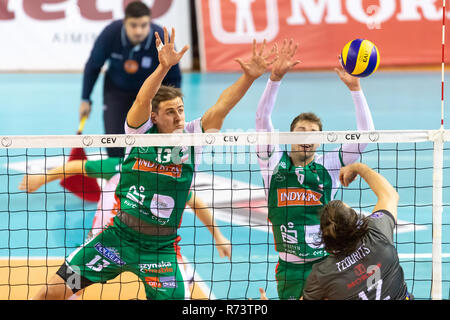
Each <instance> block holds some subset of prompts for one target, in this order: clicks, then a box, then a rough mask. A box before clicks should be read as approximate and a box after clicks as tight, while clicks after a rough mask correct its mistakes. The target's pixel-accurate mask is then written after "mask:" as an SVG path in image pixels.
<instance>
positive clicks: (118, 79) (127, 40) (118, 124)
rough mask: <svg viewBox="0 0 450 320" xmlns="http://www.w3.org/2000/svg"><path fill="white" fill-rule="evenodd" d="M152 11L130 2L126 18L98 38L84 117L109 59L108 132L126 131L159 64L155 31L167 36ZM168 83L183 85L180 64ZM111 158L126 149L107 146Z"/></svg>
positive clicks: (87, 78) (84, 99)
mask: <svg viewBox="0 0 450 320" xmlns="http://www.w3.org/2000/svg"><path fill="white" fill-rule="evenodd" d="M150 16H151V10H150V9H149V8H148V7H147V6H146V5H145V4H144V3H142V2H140V1H136V2H132V3H130V4H129V5H128V6H127V7H126V8H125V18H124V19H123V20H118V21H114V22H112V23H111V24H109V25H108V26H107V27H106V28H105V29H104V30H103V31H102V32H101V34H100V35H99V36H98V38H97V40H96V41H95V44H94V47H93V49H92V51H91V55H90V57H89V59H88V61H87V63H86V66H85V69H84V75H83V88H82V97H81V98H82V101H81V105H80V118H81V117H83V116H89V114H90V112H91V105H92V101H91V99H90V97H91V93H92V90H93V88H94V85H95V82H96V81H97V78H98V75H99V73H100V71H101V68H102V67H103V65H104V64H105V62H106V61H108V62H109V64H108V69H107V71H106V73H105V81H104V86H103V105H104V107H103V122H104V128H105V133H106V134H122V133H124V123H125V119H126V115H127V113H128V110H129V109H130V107H131V106H132V104H133V102H134V99H135V98H136V95H137V93H138V91H139V88H140V87H141V86H142V83H143V82H144V81H145V79H146V78H147V77H148V76H149V75H150V74H151V73H152V72H153V71H154V70H155V69H156V67H157V66H158V61H159V60H158V50H157V49H156V45H155V36H154V34H155V32H158V34H160V37H161V38H162V37H163V36H164V31H163V29H162V28H161V27H160V26H158V25H156V24H154V23H151V17H150ZM163 84H164V85H171V86H174V87H177V88H179V87H180V86H181V71H180V67H179V65H175V66H173V67H172V69H170V71H169V72H168V74H167V76H166V78H165V79H164V81H163ZM107 152H108V156H109V157H123V156H124V150H123V149H122V148H107Z"/></svg>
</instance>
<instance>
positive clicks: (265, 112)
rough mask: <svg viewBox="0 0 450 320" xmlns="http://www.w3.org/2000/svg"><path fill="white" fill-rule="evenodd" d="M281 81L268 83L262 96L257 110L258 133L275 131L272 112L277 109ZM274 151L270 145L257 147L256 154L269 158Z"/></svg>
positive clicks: (269, 81)
mask: <svg viewBox="0 0 450 320" xmlns="http://www.w3.org/2000/svg"><path fill="white" fill-rule="evenodd" d="M280 85H281V82H280V81H272V80H271V79H269V80H268V81H267V85H266V88H265V89H264V92H263V94H262V96H261V99H260V100H259V103H258V108H257V109H256V123H255V124H256V131H268V132H272V131H274V127H273V124H272V111H273V108H274V107H275V102H276V99H277V95H278V89H279V88H280ZM272 151H273V146H270V145H258V146H256V152H257V153H258V156H259V157H260V158H268V157H269V155H270V154H271V153H272Z"/></svg>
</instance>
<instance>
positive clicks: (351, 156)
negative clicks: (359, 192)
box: [334, 67, 375, 164]
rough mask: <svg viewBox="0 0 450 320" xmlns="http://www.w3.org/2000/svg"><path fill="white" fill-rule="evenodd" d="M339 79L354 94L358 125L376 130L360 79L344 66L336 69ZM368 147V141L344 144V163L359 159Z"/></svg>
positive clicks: (364, 128)
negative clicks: (349, 72)
mask: <svg viewBox="0 0 450 320" xmlns="http://www.w3.org/2000/svg"><path fill="white" fill-rule="evenodd" d="M334 70H335V71H336V73H337V75H338V76H339V79H341V81H342V82H343V83H344V84H345V85H346V87H347V88H348V89H349V90H350V93H351V95H352V99H353V103H354V105H355V115H356V127H357V129H358V130H359V131H370V130H375V125H374V123H373V119H372V114H371V112H370V108H369V104H368V103H367V100H366V97H365V96H364V92H363V91H362V88H361V83H360V79H359V78H357V77H354V76H352V75H350V74H348V73H347V72H346V71H345V70H344V69H343V68H342V67H341V68H335V69H334ZM366 147H367V143H360V144H351V143H349V144H344V145H343V146H342V152H343V154H342V159H343V161H344V164H350V163H353V162H355V161H357V160H358V159H359V156H360V153H361V152H363V151H364V150H365V149H366Z"/></svg>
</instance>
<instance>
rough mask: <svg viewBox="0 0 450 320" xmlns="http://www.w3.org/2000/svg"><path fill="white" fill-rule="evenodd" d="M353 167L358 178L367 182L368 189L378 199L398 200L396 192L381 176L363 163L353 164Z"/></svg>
mask: <svg viewBox="0 0 450 320" xmlns="http://www.w3.org/2000/svg"><path fill="white" fill-rule="evenodd" d="M353 166H354V167H355V168H356V171H357V173H358V174H359V176H360V177H361V178H363V179H364V181H366V182H367V184H368V185H369V187H370V189H372V191H373V192H374V193H375V195H376V196H377V198H378V199H382V198H393V199H396V198H398V194H397V191H396V190H395V189H394V187H393V186H392V185H391V184H390V183H389V181H388V180H387V179H386V178H385V177H383V176H382V175H381V174H379V173H378V172H376V171H375V170H373V169H371V168H370V167H368V166H367V165H365V164H363V163H355V164H353Z"/></svg>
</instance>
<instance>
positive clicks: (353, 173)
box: [339, 163, 358, 187]
mask: <svg viewBox="0 0 450 320" xmlns="http://www.w3.org/2000/svg"><path fill="white" fill-rule="evenodd" d="M357 176H358V163H353V164H350V165H348V166H345V167H342V168H341V170H340V172H339V181H340V182H341V184H342V185H343V186H344V187H348V186H349V185H350V183H352V182H353V181H354V180H355V179H356V177H357Z"/></svg>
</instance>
